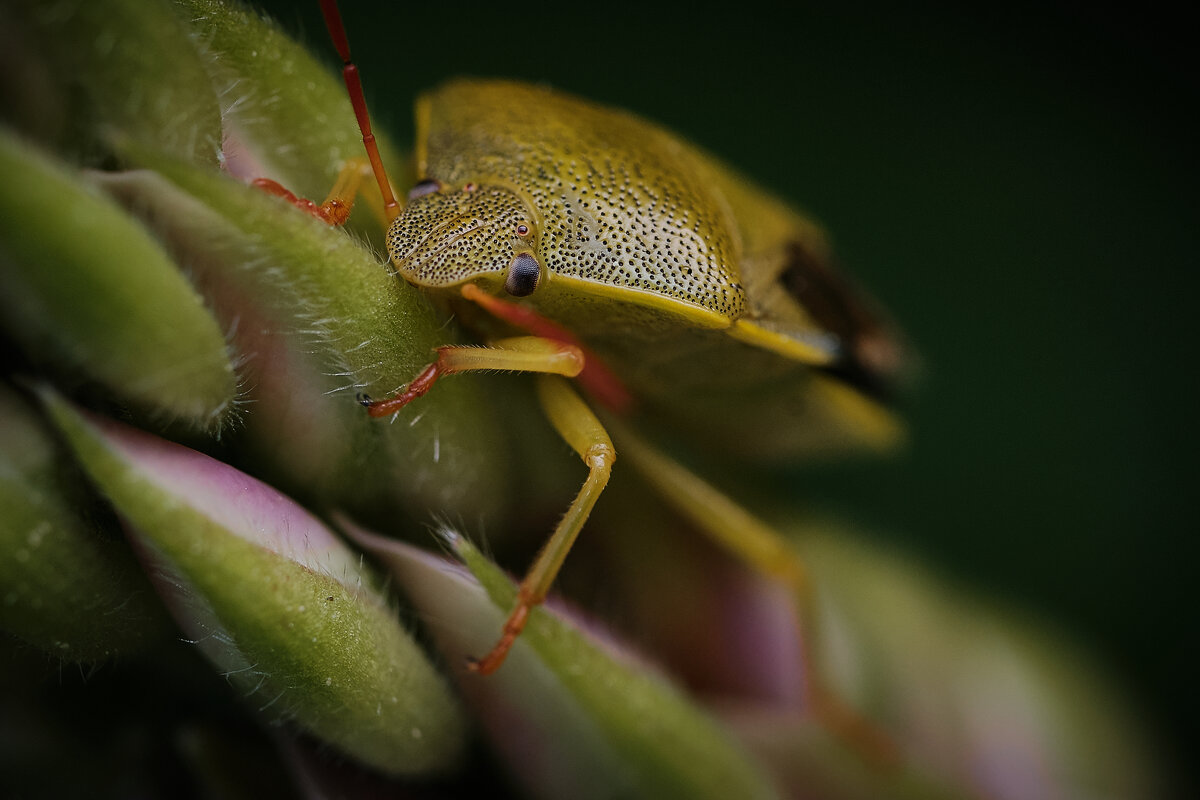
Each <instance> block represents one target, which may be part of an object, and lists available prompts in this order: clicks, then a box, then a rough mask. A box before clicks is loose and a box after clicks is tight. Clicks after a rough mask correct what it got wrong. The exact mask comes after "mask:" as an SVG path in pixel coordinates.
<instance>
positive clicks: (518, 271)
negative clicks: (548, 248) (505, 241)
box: [504, 253, 542, 297]
mask: <svg viewBox="0 0 1200 800" xmlns="http://www.w3.org/2000/svg"><path fill="white" fill-rule="evenodd" d="M541 277H542V269H541V267H539V266H538V262H537V259H536V258H534V257H533V256H531V255H529V254H528V253H520V254H518V255H517V257H516V258H514V259H513V260H512V263H511V264H509V265H508V277H507V278H506V279H505V281H504V291H506V292H508V293H509V294H511V295H512V296H513V297H528V296H529V295H531V294H533V290H534V289H536V288H537V285H538V281H539V280H540V279H541Z"/></svg>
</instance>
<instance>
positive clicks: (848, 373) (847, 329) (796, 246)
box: [778, 242, 903, 402]
mask: <svg viewBox="0 0 1200 800" xmlns="http://www.w3.org/2000/svg"><path fill="white" fill-rule="evenodd" d="M778 281H779V283H780V285H781V286H782V287H783V289H784V290H785V291H786V292H787V294H788V295H789V296H790V297H791V298H792V299H793V300H795V301H796V302H797V303H799V304H800V305H801V306H802V307H803V308H804V310H805V311H806V312H807V313H808V315H809V317H811V318H812V320H813V322H815V323H816V324H817V325H819V326H820V327H821V328H823V329H824V330H826V331H828V332H829V333H832V334H833V335H835V336H836V337H837V338H838V340H839V341H840V342H841V349H840V352H839V356H838V358H837V360H836V361H835V362H834V363H833V364H831V365H829V366H827V367H822V369H823V370H824V371H825V372H826V373H828V374H830V375H832V376H834V377H836V378H838V379H840V380H842V381H844V382H846V383H847V384H849V385H851V386H853V387H854V388H856V389H858V390H859V391H861V392H863V393H864V394H866V395H868V396H870V397H872V398H874V399H876V400H880V401H883V402H887V401H888V400H890V399H891V398H892V396H893V394H894V390H895V384H896V380H897V377H898V376H899V373H900V369H901V366H902V362H903V348H902V346H901V344H900V342H899V341H898V339H897V336H896V334H895V332H894V329H893V327H892V326H891V325H890V324H889V323H888V321H887V319H886V318H885V317H884V316H883V314H882V313H880V312H879V310H878V309H877V308H876V304H875V303H874V302H873V301H872V300H871V298H870V297H868V296H867V295H866V294H864V293H863V292H862V291H861V290H860V289H859V288H858V287H857V286H855V285H853V284H852V282H851V281H849V280H848V279H847V278H846V277H845V276H843V275H842V274H840V273H839V272H837V271H836V270H834V269H833V268H831V267H830V266H829V264H828V263H827V262H826V261H825V260H824V259H822V258H820V257H818V256H815V255H813V254H812V253H810V252H809V251H808V250H807V249H806V248H805V247H804V246H803V245H802V244H800V243H799V242H791V243H789V245H788V247H787V262H786V264H785V266H784V268H783V270H782V271H781V272H780V273H779V277H778Z"/></svg>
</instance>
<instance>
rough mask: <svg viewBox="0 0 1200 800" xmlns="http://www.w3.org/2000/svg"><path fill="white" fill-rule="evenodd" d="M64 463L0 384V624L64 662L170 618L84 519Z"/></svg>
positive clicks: (116, 647)
mask: <svg viewBox="0 0 1200 800" xmlns="http://www.w3.org/2000/svg"><path fill="white" fill-rule="evenodd" d="M70 466H71V464H70V460H69V458H68V457H67V456H66V454H65V453H63V452H61V450H60V448H59V447H58V446H57V445H56V443H55V442H54V441H53V438H52V436H51V434H50V432H49V431H47V430H46V429H45V427H44V425H43V423H42V421H41V420H40V419H39V418H38V416H37V415H36V414H35V413H34V412H33V410H32V409H30V408H28V407H27V406H26V405H25V403H24V402H22V401H21V399H20V398H19V397H18V396H17V395H16V393H14V392H13V391H12V390H10V389H9V388H8V387H6V386H4V385H2V384H0V587H2V588H0V628H3V629H4V630H7V631H9V632H11V633H14V634H16V635H18V636H20V637H21V638H22V639H25V640H26V641H28V642H30V643H32V644H35V645H37V646H38V647H40V648H42V649H43V650H45V651H46V652H48V653H51V654H53V655H54V656H55V657H57V658H61V659H64V660H67V661H79V662H93V661H100V660H104V659H108V658H111V657H113V656H117V655H126V654H129V653H134V652H138V651H140V650H142V649H144V648H145V647H146V646H147V645H149V644H151V643H153V642H157V641H161V640H162V639H164V638H165V637H166V635H167V633H168V631H169V630H170V627H169V621H168V620H167V618H166V616H165V614H164V613H163V610H162V607H161V605H160V604H159V602H158V598H157V597H156V596H155V595H154V590H153V588H152V587H151V586H150V583H149V582H148V581H147V580H146V579H145V577H144V576H143V575H142V573H141V571H140V570H139V569H138V565H137V561H136V560H135V559H134V557H133V554H132V553H131V552H129V549H128V547H126V546H125V544H124V542H122V541H120V540H115V539H113V538H112V537H111V536H105V535H103V534H104V533H105V532H102V531H101V530H99V529H98V526H99V523H98V522H96V521H95V520H93V519H88V518H87V516H86V502H85V500H86V495H85V492H84V487H83V486H82V484H81V483H80V481H79V480H78V475H76V474H73V471H72V470H71V469H69V467H70Z"/></svg>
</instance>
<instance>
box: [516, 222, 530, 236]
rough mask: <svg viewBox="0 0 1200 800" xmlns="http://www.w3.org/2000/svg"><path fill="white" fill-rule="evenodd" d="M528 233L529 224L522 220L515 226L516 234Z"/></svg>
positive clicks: (526, 234)
mask: <svg viewBox="0 0 1200 800" xmlns="http://www.w3.org/2000/svg"><path fill="white" fill-rule="evenodd" d="M528 235H529V226H528V225H526V224H525V223H524V222H522V223H521V224H520V225H518V226H517V236H528Z"/></svg>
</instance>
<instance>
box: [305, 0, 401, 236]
mask: <svg viewBox="0 0 1200 800" xmlns="http://www.w3.org/2000/svg"><path fill="white" fill-rule="evenodd" d="M321 13H322V14H324V15H325V27H326V28H328V29H329V36H330V38H331V39H333V46H334V47H336V48H337V51H338V55H339V56H341V58H342V78H344V79H345V81H346V91H348V92H349V93H350V104H351V105H352V106H354V116H355V117H356V118H357V119H358V129H359V130H360V131H362V138H363V147H365V148H367V158H369V159H370V160H371V170H372V171H373V172H374V173H375V180H376V181H377V182H378V183H379V192H380V194H382V195H383V211H384V213H385V214H386V215H387V218H388V222H391V221H392V220H394V219H395V218H396V217H398V216H400V204H399V203H397V202H396V196H395V195H393V194H392V185H391V183H389V182H388V177H387V172H386V171H385V170H384V168H383V159H382V158H380V157H379V145H378V144H376V143H375V134H374V133H372V132H371V117H370V115H368V114H367V98H366V96H365V95H363V88H362V80H361V79H360V78H359V77H358V67H357V66H356V65H355V63H354V62H353V61H351V60H350V41H349V40H348V39H347V38H346V27H345V26H344V25H343V24H342V14H341V12H340V11H338V6H337V0H321Z"/></svg>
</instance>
